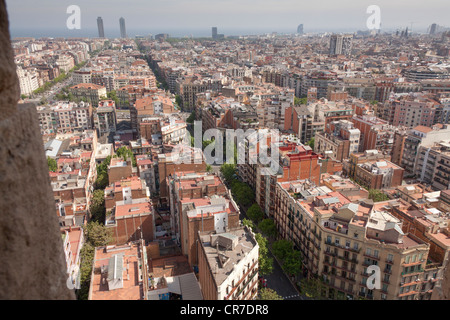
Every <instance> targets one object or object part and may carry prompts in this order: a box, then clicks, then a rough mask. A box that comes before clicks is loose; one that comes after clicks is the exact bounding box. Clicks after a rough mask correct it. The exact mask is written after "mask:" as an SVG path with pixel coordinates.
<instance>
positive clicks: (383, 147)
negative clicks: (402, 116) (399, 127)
mask: <svg viewBox="0 0 450 320" xmlns="http://www.w3.org/2000/svg"><path fill="white" fill-rule="evenodd" d="M351 121H352V122H353V124H354V126H355V128H356V129H358V130H359V131H360V132H361V135H360V145H359V152H364V151H365V150H378V151H380V152H386V153H391V151H392V146H393V144H394V133H395V130H396V128H395V127H394V126H391V125H389V124H388V123H387V121H385V120H382V119H379V118H377V117H375V116H372V115H354V116H353V118H352V120H351Z"/></svg>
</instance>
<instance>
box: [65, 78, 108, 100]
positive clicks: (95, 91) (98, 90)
mask: <svg viewBox="0 0 450 320" xmlns="http://www.w3.org/2000/svg"><path fill="white" fill-rule="evenodd" d="M69 92H70V93H71V94H72V95H73V96H74V98H76V99H79V100H86V101H87V102H89V103H91V104H93V105H97V104H98V103H99V101H100V99H101V98H102V97H106V88H105V87H103V86H100V85H97V84H93V83H79V84H76V85H74V86H72V87H70V88H69Z"/></svg>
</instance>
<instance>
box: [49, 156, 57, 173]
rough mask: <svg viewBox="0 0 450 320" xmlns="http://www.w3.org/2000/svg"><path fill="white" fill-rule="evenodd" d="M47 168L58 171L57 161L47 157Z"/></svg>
mask: <svg viewBox="0 0 450 320" xmlns="http://www.w3.org/2000/svg"><path fill="white" fill-rule="evenodd" d="M47 164H48V170H49V171H51V172H56V171H58V163H57V162H56V160H55V159H53V158H50V157H47Z"/></svg>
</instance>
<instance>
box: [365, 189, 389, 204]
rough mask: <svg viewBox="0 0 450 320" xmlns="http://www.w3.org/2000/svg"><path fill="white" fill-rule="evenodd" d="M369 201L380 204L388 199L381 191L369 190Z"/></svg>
mask: <svg viewBox="0 0 450 320" xmlns="http://www.w3.org/2000/svg"><path fill="white" fill-rule="evenodd" d="M369 199H372V200H373V202H381V201H387V200H389V197H388V196H387V195H386V194H384V193H383V191H381V190H377V189H370V190H369Z"/></svg>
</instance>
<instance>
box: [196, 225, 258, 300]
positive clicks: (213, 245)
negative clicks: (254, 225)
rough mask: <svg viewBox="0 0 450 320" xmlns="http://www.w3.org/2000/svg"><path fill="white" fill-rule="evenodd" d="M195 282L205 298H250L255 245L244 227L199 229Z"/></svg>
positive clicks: (254, 282) (254, 285) (254, 281)
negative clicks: (215, 230)
mask: <svg viewBox="0 0 450 320" xmlns="http://www.w3.org/2000/svg"><path fill="white" fill-rule="evenodd" d="M198 238H199V241H198V242H197V247H198V250H197V251H198V261H199V266H198V269H199V275H198V277H199V283H200V286H201V288H202V292H203V296H204V299H205V300H254V299H256V296H257V294H258V258H259V246H258V243H257V242H256V239H255V237H254V234H253V233H252V231H251V230H249V229H248V228H247V227H244V228H236V229H233V230H228V231H227V232H221V233H219V232H199V233H198Z"/></svg>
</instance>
